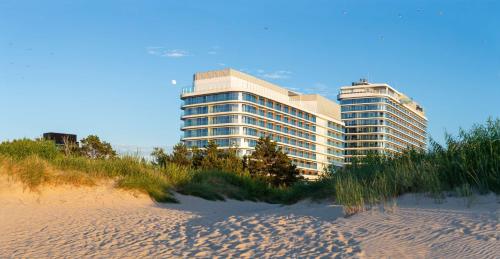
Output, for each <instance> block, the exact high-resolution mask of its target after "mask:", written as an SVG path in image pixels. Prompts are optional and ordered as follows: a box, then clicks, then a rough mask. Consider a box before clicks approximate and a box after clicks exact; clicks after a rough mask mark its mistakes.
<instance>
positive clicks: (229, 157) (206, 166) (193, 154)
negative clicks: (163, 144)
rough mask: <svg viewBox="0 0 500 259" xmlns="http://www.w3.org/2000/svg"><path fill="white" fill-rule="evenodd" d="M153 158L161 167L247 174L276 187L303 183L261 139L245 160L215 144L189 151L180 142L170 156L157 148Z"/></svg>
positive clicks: (273, 146)
mask: <svg viewBox="0 0 500 259" xmlns="http://www.w3.org/2000/svg"><path fill="white" fill-rule="evenodd" d="M151 156H152V157H153V163H154V164H155V165H157V166H159V167H166V166H167V164H168V163H173V164H176V165H179V166H184V167H189V168H191V169H193V170H202V171H210V170H217V171H225V172H234V173H240V174H241V173H248V174H250V175H251V176H252V177H256V178H261V179H265V180H266V181H268V182H269V183H271V184H272V185H275V186H290V185H292V184H293V183H295V182H297V181H298V180H299V179H301V176H300V174H299V171H298V170H297V167H296V166H295V165H294V164H293V163H292V161H291V159H290V158H289V157H288V156H287V155H286V154H285V153H284V152H283V150H282V148H281V147H279V146H278V145H277V144H276V142H274V141H272V140H271V139H270V138H269V137H266V138H260V139H259V140H258V141H257V144H256V146H255V150H254V151H253V152H252V153H251V154H250V155H244V156H239V155H238V149H237V148H235V147H229V148H227V149H220V148H219V147H218V146H217V144H216V143H215V141H213V140H210V141H208V143H207V145H206V146H205V147H204V148H202V149H200V148H198V147H192V148H188V147H187V146H186V145H185V144H184V143H182V142H181V143H178V144H176V145H175V146H174V147H173V150H172V152H171V153H170V154H167V153H166V152H165V150H164V149H162V148H155V149H154V151H153V152H152V153H151Z"/></svg>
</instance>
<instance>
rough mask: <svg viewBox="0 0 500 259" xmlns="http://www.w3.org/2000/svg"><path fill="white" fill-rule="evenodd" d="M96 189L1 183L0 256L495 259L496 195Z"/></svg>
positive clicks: (499, 240)
mask: <svg viewBox="0 0 500 259" xmlns="http://www.w3.org/2000/svg"><path fill="white" fill-rule="evenodd" d="M178 197H179V199H180V200H181V204H161V205H159V204H156V203H154V202H152V201H151V200H150V199H149V198H148V197H146V196H144V195H133V194H131V193H130V192H125V191H120V190H116V189H113V188H112V187H111V185H109V184H108V185H101V186H97V187H80V188H75V187H57V188H54V187H51V188H44V189H43V191H42V192H41V193H39V194H34V193H30V192H28V191H23V190H22V188H21V187H20V186H19V185H16V184H13V183H8V184H6V183H5V182H4V184H3V185H2V184H0V233H1V234H0V258H11V257H12V258H19V257H29V258H48V257H58V258H60V257H68V258H74V257H84V258H86V257H93V258H110V257H114V258H138V257H164V258H165V257H168V258H176V257H181V258H191V257H204V258H212V257H224V258H225V257H248V258H250V257H251V258H261V257H263V258H274V257H292V258H318V257H320V258H321V257H324V258H332V257H338V258H349V257H354V258H356V257H359V258H363V257H368V258H381V257H391V258H435V257H444V258H500V251H499V248H500V231H499V228H500V225H499V205H500V204H499V200H498V198H497V197H495V196H493V195H491V196H485V197H479V198H477V200H476V201H475V202H474V205H473V206H472V207H471V208H467V206H466V205H465V202H464V200H463V199H448V200H446V202H444V203H442V204H436V203H435V202H434V201H432V200H429V199H416V198H415V197H413V196H405V197H403V198H401V199H399V200H398V206H397V208H393V207H392V206H389V207H388V208H389V209H386V210H382V209H373V210H370V211H367V212H364V213H360V214H358V215H355V216H353V217H350V218H343V217H342V210H341V208H340V207H338V206H334V205H330V204H328V203H326V202H325V203H310V202H301V203H298V204H295V205H292V206H280V205H272V204H264V203H254V202H240V201H233V200H230V201H227V202H211V201H205V200H202V199H199V198H196V197H189V196H182V195H179V196H178Z"/></svg>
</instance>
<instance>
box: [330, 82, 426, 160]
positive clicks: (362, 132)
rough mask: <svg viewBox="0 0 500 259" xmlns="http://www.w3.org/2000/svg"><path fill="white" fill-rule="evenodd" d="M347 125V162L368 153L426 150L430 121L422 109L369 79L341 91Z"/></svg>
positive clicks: (392, 90)
mask: <svg viewBox="0 0 500 259" xmlns="http://www.w3.org/2000/svg"><path fill="white" fill-rule="evenodd" d="M338 100H339V101H340V105H341V113H342V121H343V122H344V123H345V161H346V162H347V163H349V162H351V160H352V158H353V157H363V156H366V155H367V154H368V153H369V152H375V153H380V154H386V155H391V154H397V153H401V152H402V151H403V150H404V149H407V148H412V149H415V150H425V149H426V144H427V118H426V117H425V113H424V109H423V107H422V106H421V105H420V104H418V103H417V102H415V101H414V100H412V99H411V98H409V97H408V96H406V95H404V94H403V93H400V92H398V91H397V90H396V89H394V88H392V87H391V86H390V85H388V84H374V83H368V81H366V80H360V81H359V82H354V83H352V85H351V86H344V87H341V88H340V93H339V95H338Z"/></svg>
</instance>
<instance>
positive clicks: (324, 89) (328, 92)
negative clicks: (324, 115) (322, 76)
mask: <svg viewBox="0 0 500 259" xmlns="http://www.w3.org/2000/svg"><path fill="white" fill-rule="evenodd" d="M304 92H306V93H308V94H319V95H323V96H327V97H328V96H334V95H335V94H336V90H335V89H334V88H332V87H329V86H328V85H326V84H324V83H319V82H318V83H314V84H313V85H312V86H311V87H307V88H304Z"/></svg>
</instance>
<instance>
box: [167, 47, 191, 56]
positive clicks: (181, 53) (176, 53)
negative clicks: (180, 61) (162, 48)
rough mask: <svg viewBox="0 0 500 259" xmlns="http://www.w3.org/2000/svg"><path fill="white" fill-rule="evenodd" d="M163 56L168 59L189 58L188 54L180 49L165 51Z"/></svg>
mask: <svg viewBox="0 0 500 259" xmlns="http://www.w3.org/2000/svg"><path fill="white" fill-rule="evenodd" d="M164 55H165V56H166V57H169V58H182V57H185V56H189V52H187V51H185V50H182V49H171V50H167V51H166V52H165V54H164Z"/></svg>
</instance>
